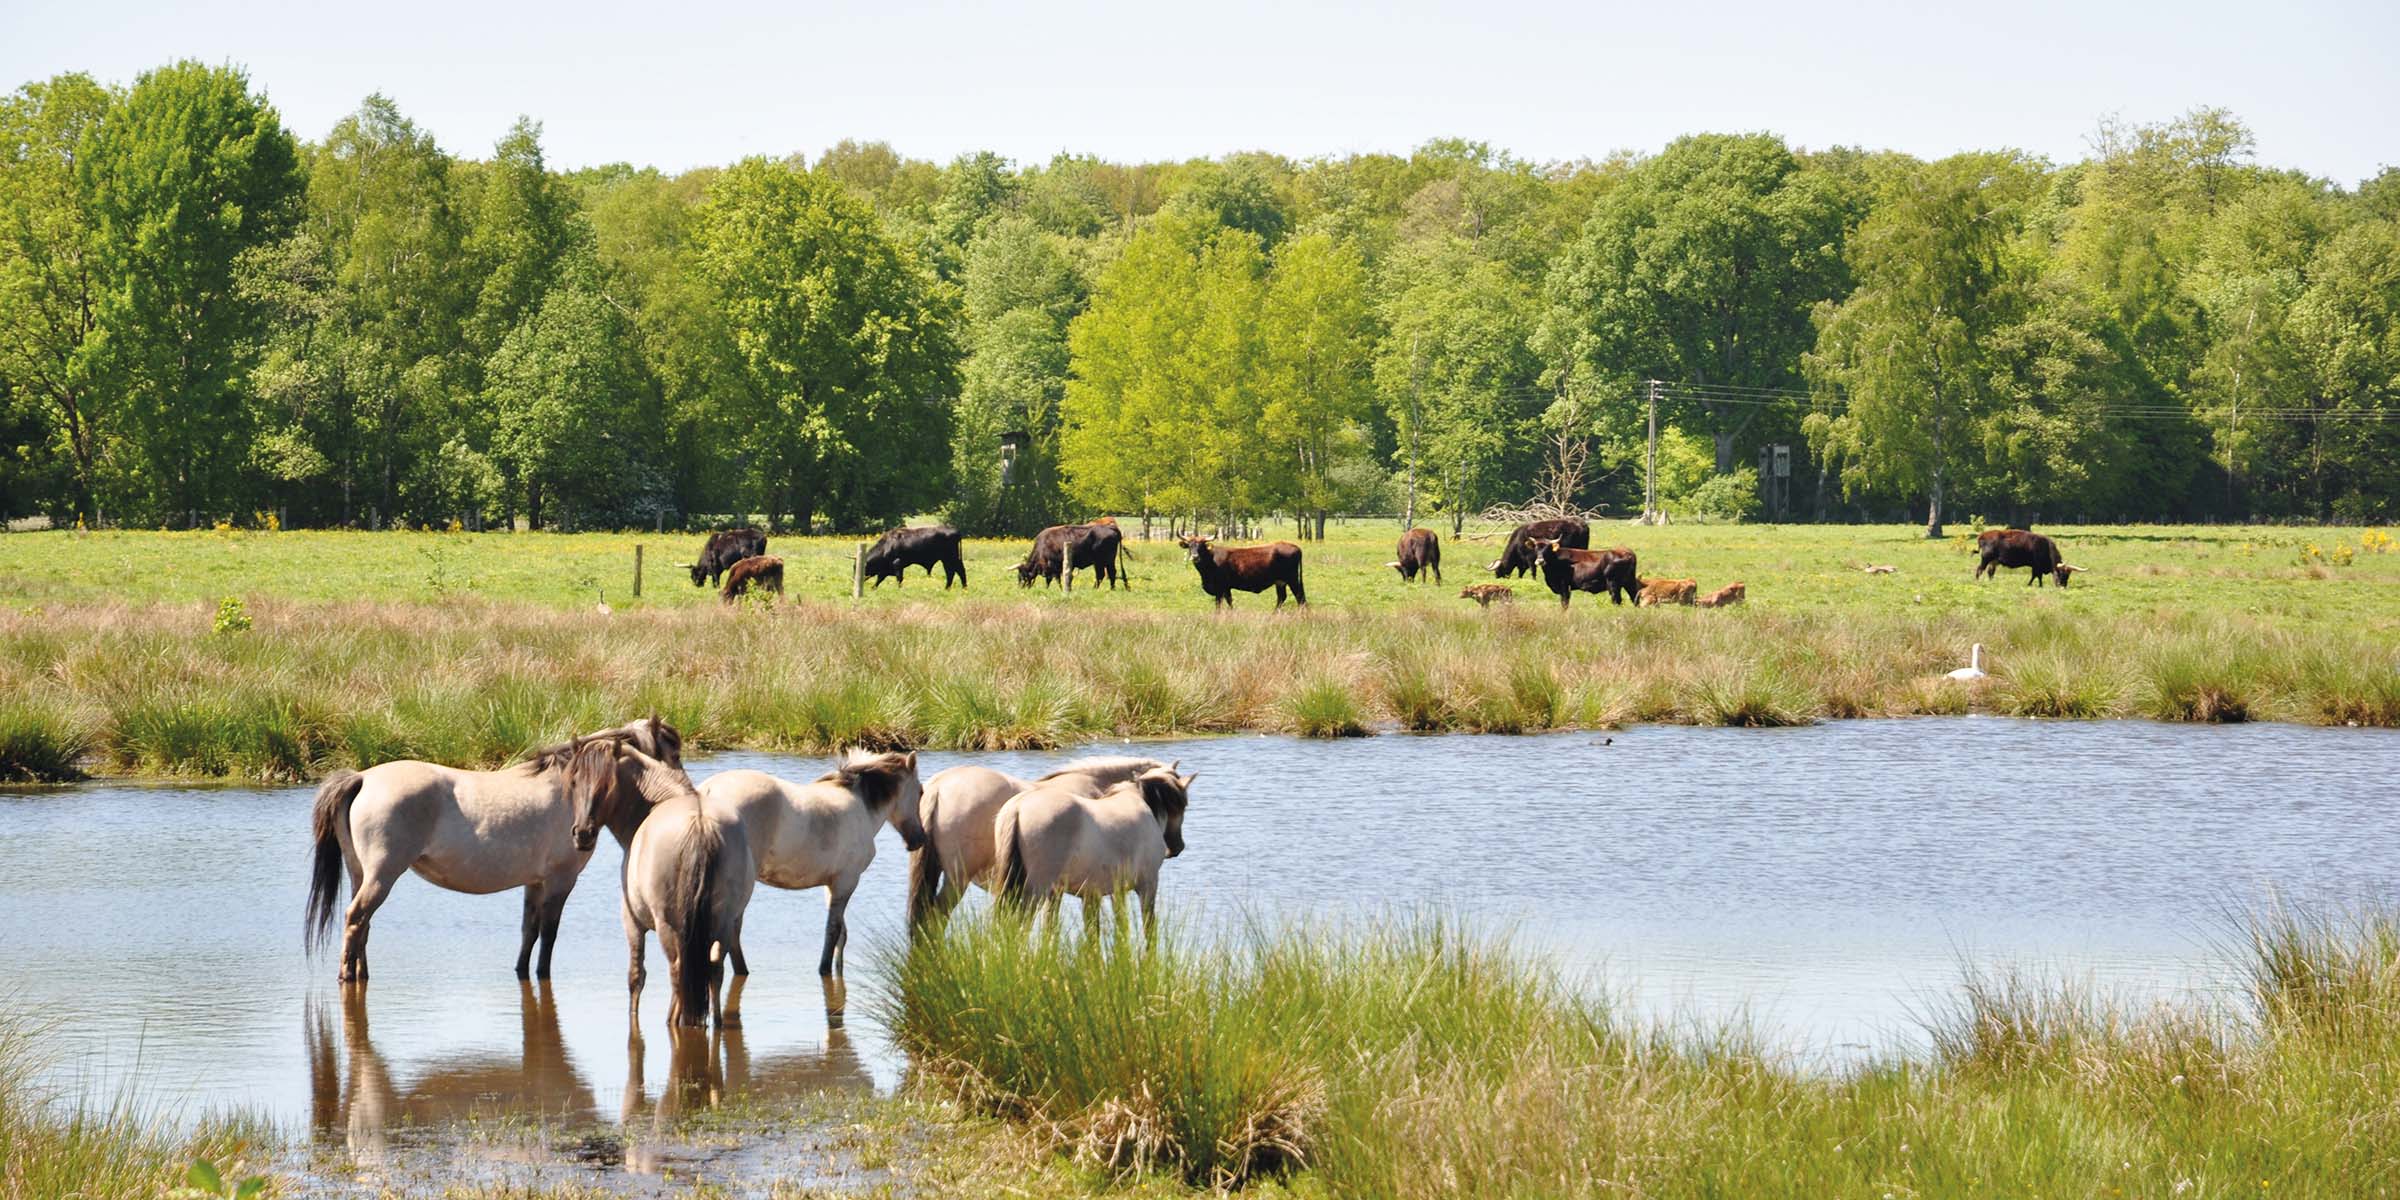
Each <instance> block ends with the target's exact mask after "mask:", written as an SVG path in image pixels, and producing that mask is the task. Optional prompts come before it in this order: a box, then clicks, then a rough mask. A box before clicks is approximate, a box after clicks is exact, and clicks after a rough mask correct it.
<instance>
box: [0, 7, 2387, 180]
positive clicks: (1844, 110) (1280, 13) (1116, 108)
mask: <svg viewBox="0 0 2400 1200" xmlns="http://www.w3.org/2000/svg"><path fill="white" fill-rule="evenodd" d="M0 8H4V10H5V11H0V86H8V87H14V86H15V85H17V84H20V83H23V82H26V81H28V80H32V79H36V78H40V77H44V76H48V75H50V74H53V73H56V72H58V71H62V70H69V69H81V70H86V71H90V72H92V73H93V74H95V75H97V76H99V77H101V78H102V79H105V80H111V81H120V82H124V81H130V80H131V79H132V78H133V76H134V75H135V74H137V73H138V72H139V71H141V70H142V69H143V68H145V67H149V66H154V65H156V64H159V63H161V62H165V61H168V60H170V59H173V58H177V57H196V58H200V59H203V60H207V61H211V62H228V61H229V62H234V63H238V64H241V65H243V66H245V67H247V68H248V69H249V71H250V73H251V77H252V79H253V80H254V81H255V82H256V83H257V84H258V85H259V86H261V87H263V88H264V89H265V90H266V92H267V93H268V95H269V96H270V97H271V98H272V99H273V100H274V102H275V104H276V105H277V106H278V107H279V108H281V109H282V111H283V114H284V118H285V120H286V122H287V123H288V124H289V125H290V126H291V127H292V128H293V129H294V130H295V131H296V132H298V133H299V134H301V135H302V136H304V137H310V138H316V137H321V136H323V135H324V133H325V131H326V130H327V129H328V128H330V127H331V126H332V124H333V123H334V121H335V120H337V119H339V117H340V116H341V115H342V114H343V113H345V112H347V111H349V110H351V109H353V108H355V107H356V106H357V104H358V101H359V99H360V98H361V97H363V96H365V95H366V94H367V93H369V92H371V91H382V92H384V93H386V94H388V95H390V96H391V97H393V98H394V99H395V100H397V101H398V102H399V104H400V106H401V108H402V109H403V111H405V112H407V113H408V114H409V115H411V116H413V117H414V118H415V119H416V120H417V121H418V122H419V123H421V124H422V125H424V126H425V127H427V128H429V129H431V130H432V131H433V132H434V134H435V136H436V137H437V138H439V139H440V141H441V143H442V145H443V146H444V147H445V148H447V149H449V150H451V151H452V152H454V153H459V154H464V155H470V156H481V155H484V154H486V153H488V152H489V151H490V148H491V144H492V142H493V140H494V139H496V138H497V137H498V136H499V135H500V134H501V133H502V132H503V131H504V130H505V129H506V128H507V127H508V124H509V122H510V121H511V120H513V119H514V118H515V117H516V115H517V114H519V113H526V114H530V115H532V116H533V117H535V118H537V119H539V120H540V121H542V122H543V124H544V126H545V136H544V139H543V141H544V145H545V146H546V147H547V149H548V151H549V154H550V158H551V161H552V163H553V164H555V165H558V166H562V167H574V166H581V165H586V164H591V163H600V162H610V161H615V160H620V159H622V160H629V161H632V162H636V163H644V164H651V165H656V166H660V167H664V168H668V169H681V168H684V167H689V166H694V165H698V164H704V163H723V162H730V161H732V160H735V159H738V158H740V157H742V156H744V155H749V154H776V155H779V154H785V153H789V152H792V151H795V150H797V151H804V152H806V153H809V154H810V155H812V156H813V155H814V154H816V153H818V152H820V151H822V150H823V149H824V148H825V147H826V146H829V145H831V144H832V143H834V142H835V141H838V140H840V139H842V138H844V137H855V138H861V139H875V138H880V139H884V140H887V141H889V142H891V143H892V144H893V145H894V146H895V147H897V148H898V149H899V150H901V151H902V152H903V153H906V154H909V155H912V156H916V157H920V158H932V159H937V160H942V159H948V158H949V157H951V156H952V155H954V154H957V153H959V152H962V151H965V150H971V149H992V150H997V151H999V152H1000V153H1002V154H1004V155H1007V156H1009V157H1011V158H1014V159H1018V160H1020V161H1038V160H1042V159H1046V158H1048V157H1049V156H1050V155H1051V154H1052V153H1054V152H1056V151H1058V150H1062V149H1066V150H1075V151H1088V152H1092V153H1096V154H1100V155H1102V156H1104V157H1108V158H1113V159H1121V160H1134V159H1154V158H1182V157H1188V156H1193V155H1215V154H1222V153H1225V152H1228V151H1234V150H1249V149H1264V150H1274V151H1280V152H1282V153H1286V154H1291V155H1295V156H1307V155H1315V154H1329V153H1341V152H1346V151H1361V150H1389V151H1405V150H1407V149H1408V148H1409V147H1411V146H1413V145H1415V144H1417V143H1419V142H1422V141H1424V140H1426V139H1429V138H1433V137H1443V136H1464V137H1471V138H1477V139H1481V140H1484V141H1487V142H1491V143H1493V144H1495V145H1498V146H1501V147H1504V148H1506V149H1508V150H1511V151H1513V152H1515V153H1517V154H1519V155H1521V156H1523V157H1527V158H1533V159H1538V160H1553V159H1571V158H1585V157H1589V158H1599V157H1603V156H1605V155H1607V154H1608V153H1610V152H1611V151H1614V150H1619V149H1635V150H1642V151H1654V150H1656V149H1657V148H1658V147H1659V146H1661V145H1663V144H1664V143H1665V142H1666V141H1667V140H1669V139H1671V138H1673V137H1674V136H1676V135H1678V134H1682V133H1689V132H1698V131H1704V130H1727V131H1747V130H1759V129H1764V130H1772V131H1774V132H1777V133H1781V134H1783V135H1784V136H1785V137H1786V138H1788V139H1789V140H1790V141H1792V142H1793V143H1794V144H1797V145H1806V146H1826V145H1833V144H1851V145H1863V146H1867V147H1871V148H1887V147H1888V148H1892V149H1899V150H1905V151H1908V152H1910V153H1914V154H1918V155H1923V156H1928V157H1932V156H1938V155H1942V154H1946V153H1950V152H1953V151H1956V150H1962V149H1996V148H2001V147H2010V146H2013V147H2017V148H2020V149H2024V150H2028V151H2032V152H2034V153H2038V154H2043V155H2047V156H2049V157H2051V158H2053V159H2058V160H2068V159H2074V158H2079V157H2082V156H2083V155H2084V153H2085V152H2086V148H2087V145H2088V139H2089V137H2090V136H2091V133H2092V131H2093V129H2094V128H2095V126H2096V125H2097V124H2098V122H2099V120H2100V118H2101V117H2102V116H2104V115H2106V114H2111V113H2114V114H2117V115H2119V116H2122V117H2123V118H2125V119H2127V120H2130V121H2137V122H2146V121H2154V120H2162V119H2165V118H2168V117H2171V116H2173V115H2175V114H2177V113H2180V112H2182V111H2184V110H2186V109H2188V108H2191V107H2193V106H2195V105H2201V104H2215V105H2222V106H2224V107H2227V108H2230V109H2232V110H2234V112H2235V113H2237V114H2238V115H2240V116H2241V117H2242V118H2243V119H2244V120H2245V121H2247V122H2248V123H2249V124H2250V126H2251V128H2252V129H2253V130H2254V131H2255V132H2256V133H2257V136H2258V153H2259V159H2260V160H2261V161H2263V162H2266V163H2270V164H2274V165H2278V166H2290V167H2298V168H2301V169H2303V170H2306V171H2309V172H2311V173H2313V174H2317V175H2322V176H2327V177H2330V178H2332V179H2335V180H2337V181H2339V182H2341V183H2343V184H2345V185H2350V184H2355V183H2356V182H2357V181H2358V180H2359V179H2361V178H2364V177H2367V176H2370V175H2372V174H2374V173H2375V172H2376V171H2377V170H2378V169H2380V168H2381V167H2382V166H2383V165H2385V164H2391V163H2400V66H2396V65H2395V64H2396V61H2400V3H2395V2H2394V0H2301V2H2299V3H2288V4H2280V5H2277V4H2264V3H2258V2H2256V0H2249V2H2246V3H2241V4H2233V3H2226V2H2223V0H2200V2H2198V3H2152V4H2131V3H2122V2H2115V0H2103V2H2096V3H2077V2H2073V0H2028V2H2018V0H2010V2H2007V3H1982V4H1972V5H1967V4H1960V5H1934V4H1917V3H1906V2H1899V0H1886V2H1875V3H1858V4H1839V3H1836V4H1802V3H1794V2H1792V0H1738V2H1734V3H1724V4H1707V3H1684V4H1672V3H1665V4H1662V3H1655V2H1652V3H1643V4H1608V3H1579V2H1576V0H1548V2H1545V3H1536V4H1522V5H1506V4H1492V5H1464V4H1453V5H1444V4H1431V3H1418V2H1413V0H1412V2H1404V3H1396V4H1386V5H1365V4H1345V5H1310V4H1302V3H1259V2H1253V0H1241V2H1239V3H1211V4H1205V5H1203V4H1191V5H1180V6H1164V5H1143V4H1139V3H1074V2H1050V3H1043V4H1038V5H1023V6H1016V7H1012V6H1007V5H1000V4H940V3H914V2H907V3H882V4H851V5H819V4H807V3H797V4H794V3H767V2H760V0H744V2H741V3H728V4H681V5H677V4H660V3H655V2H654V3H645V4H620V3H613V2H606V0H592V2H586V3H576V4H561V3H549V4H539V5H513V4H505V3H469V2H461V0H422V2H416V3H407V4H385V5H377V6H373V7H372V8H369V7H364V6H347V7H344V6H323V5H319V4H314V3H298V2H295V0H264V2H260V3H246V4H241V5H238V6H237V5H229V4H220V3H177V2H171V0H79V2H76V3H60V2H58V0H0Z"/></svg>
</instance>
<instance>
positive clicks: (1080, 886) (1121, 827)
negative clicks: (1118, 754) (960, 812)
mask: <svg viewBox="0 0 2400 1200" xmlns="http://www.w3.org/2000/svg"><path fill="white" fill-rule="evenodd" d="M1197 778H1199V776H1198V775H1197V774H1192V775H1183V776H1178V775H1176V774H1175V772H1173V771H1171V770H1168V769H1167V768H1164V767H1161V768H1159V769H1157V770H1155V771H1145V772H1143V773H1142V775H1141V777H1140V778H1137V779H1132V780H1128V781H1126V782H1124V783H1120V784H1118V785H1117V786H1115V787H1113V788H1110V789H1109V790H1107V791H1105V792H1102V793H1101V794H1099V795H1097V796H1080V795H1077V794H1076V793H1075V792H1074V790H1073V789H1071V788H1067V787H1059V786H1044V787H1037V788H1035V789H1034V790H1032V791H1030V792H1026V793H1024V794H1022V795H1019V796H1017V797H1015V798H1014V799H1011V800H1010V801H1009V802H1008V803H1006V804H1004V805H1001V806H1000V816H999V817H998V819H997V820H995V821H994V822H993V828H992V836H993V837H994V838H995V839H996V840H997V841H998V842H999V843H1000V868H999V870H1000V898H1001V900H1002V901H1003V902H1005V903H1007V904H1009V905H1011V906H1014V907H1018V908H1025V907H1029V906H1031V905H1034V904H1037V903H1038V904H1041V905H1043V906H1044V907H1047V908H1049V909H1050V910H1051V911H1052V912H1056V911H1057V908H1058V898H1059V896H1060V895H1061V894H1063V893H1066V892H1073V893H1075V894H1076V895H1077V896H1081V897H1082V898H1083V919H1084V923H1085V924H1086V925H1096V924H1098V922H1099V920H1100V899H1101V898H1102V897H1104V896H1105V897H1112V898H1114V899H1115V900H1116V902H1117V905H1118V912H1119V914H1120V918H1121V916H1122V913H1123V906H1124V903H1125V901H1124V893H1125V891H1126V890H1127V889H1128V888H1130V889H1132V891H1133V894H1134V895H1135V896H1137V897H1139V898H1140V899H1141V902H1142V932H1143V933H1144V934H1147V935H1150V936H1153V937H1155V936H1156V934H1157V926H1156V925H1155V923H1154V914H1155V911H1156V908H1157V905H1158V867H1159V864H1160V863H1163V862H1165V861H1166V860H1168V859H1170V858H1173V857H1175V856H1176V855H1178V854H1181V853H1183V810H1184V807H1185V805H1186V804H1187V803H1189V801H1190V798H1191V787H1192V780H1194V779H1197Z"/></svg>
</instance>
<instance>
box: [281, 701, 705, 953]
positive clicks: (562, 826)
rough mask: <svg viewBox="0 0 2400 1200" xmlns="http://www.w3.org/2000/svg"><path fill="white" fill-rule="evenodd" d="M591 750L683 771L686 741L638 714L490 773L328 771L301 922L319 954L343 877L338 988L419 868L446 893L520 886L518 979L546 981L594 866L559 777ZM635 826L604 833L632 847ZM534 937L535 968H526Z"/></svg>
mask: <svg viewBox="0 0 2400 1200" xmlns="http://www.w3.org/2000/svg"><path fill="white" fill-rule="evenodd" d="M595 741H610V742H621V743H623V744H626V745H629V746H632V747H634V748H635V749H637V750H640V751H641V752H642V753H644V754H646V755H648V756H650V757H652V758H654V759H656V760H658V761H660V762H663V763H665V764H666V765H667V766H668V767H670V768H672V769H673V770H675V771H676V772H677V773H678V774H680V773H681V772H682V770H683V738H682V735H680V734H678V733H676V732H675V729H674V727H673V726H671V725H668V724H667V723H666V722H664V721H661V720H659V719H658V718H657V717H644V718H642V719H640V720H638V721H632V722H628V723H627V724H625V725H621V726H618V727H617V728H615V729H604V730H601V731H600V732H598V733H593V734H587V735H586V736H584V737H580V738H577V739H575V740H574V741H571V742H567V743H565V744H563V745H558V746H551V747H549V748H547V749H544V750H539V751H536V752H535V753H534V754H532V755H531V756H529V757H528V758H526V759H525V761H523V762H520V763H517V764H515V765H513V766H507V767H502V768H501V769H499V770H497V771H462V770H458V769H457V768H454V767H445V766H440V765H437V764H435V763H428V762H416V761H412V760H401V761H397V762H387V763H379V764H377V765H375V766H372V767H369V768H367V769H366V770H364V771H337V772H335V773H334V774H333V775H332V776H331V777H330V778H328V779H326V781H325V782H324V784H323V785H322V786H320V787H319V788H318V789H317V798H316V804H315V810H314V821H313V826H314V828H313V833H314V841H315V846H316V850H315V862H314V866H313V869H312V871H311V873H310V878H309V888H308V911H307V916H306V918H305V928H306V930H307V932H308V938H309V944H310V945H311V946H312V947H315V946H319V945H322V944H323V942H324V941H325V939H326V937H327V936H328V935H329V934H330V933H331V931H332V927H333V917H334V912H335V909H336V907H337V906H338V904H339V902H340V900H341V887H342V878H343V874H344V872H345V870H346V871H347V873H348V876H349V883H350V903H349V906H348V907H347V908H346V909H343V910H342V967H341V980H342V982H344V983H351V982H359V981H363V980H365V979H366V978H367V934H368V932H369V930H370V928H371V926H372V923H373V921H374V918H375V911H376V910H377V909H379V908H381V907H382V906H383V902H384V901H385V900H386V899H388V898H389V897H390V896H391V891H392V885H393V884H394V883H396V882H398V881H399V879H400V876H401V875H402V874H403V873H405V872H408V871H415V872H416V873H417V874H419V875H421V876H423V877H424V878H426V879H427V880H429V881H431V882H433V883H435V884H437V885H439V886H442V887H446V888H449V889H450V890H451V891H454V892H467V893H470V894H473V895H489V894H491V893H493V892H505V891H508V890H509V889H511V888H523V889H525V922H524V928H523V938H522V940H521V941H520V942H519V943H518V947H517V978H519V979H523V978H526V977H527V975H528V969H529V968H531V974H532V975H534V976H535V977H538V978H542V979H548V978H550V952H551V950H552V949H553V948H555V947H556V945H557V943H558V922H559V915H560V914H561V913H562V912H563V911H565V909H566V904H567V895H568V894H569V893H570V892H572V891H574V890H575V879H576V877H577V876H579V875H581V874H582V873H583V865H584V863H586V862H588V861H590V860H591V857H592V850H591V847H590V846H588V845H587V846H582V847H580V848H579V847H577V845H576V844H575V839H574V837H573V834H572V826H573V825H574V813H573V810H572V809H571V807H570V806H569V804H568V802H567V795H566V789H565V786H564V783H565V774H566V768H567V765H568V764H569V762H571V761H572V760H573V758H574V756H575V752H576V750H577V749H578V748H580V747H582V746H584V745H587V744H590V743H592V742H595ZM640 820H641V817H640V814H638V813H631V812H628V813H627V814H625V815H624V816H623V817H622V818H620V820H619V822H618V823H616V824H613V825H611V826H610V832H612V833H614V834H616V836H617V841H618V842H619V843H620V844H628V843H630V842H631V841H632V838H633V831H634V827H635V826H636V825H638V824H639V823H640ZM537 940H538V941H539V942H540V943H541V949H542V954H541V961H540V962H539V964H538V965H537V964H535V963H533V961H532V958H533V947H534V943H535V942H536V941H537Z"/></svg>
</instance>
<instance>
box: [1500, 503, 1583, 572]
mask: <svg viewBox="0 0 2400 1200" xmlns="http://www.w3.org/2000/svg"><path fill="white" fill-rule="evenodd" d="M1545 540H1554V541H1556V542H1557V543H1558V544H1559V545H1560V546H1563V547H1565V548H1567V549H1570V550H1583V549H1587V548H1589V547H1590V546H1591V544H1592V527H1591V526H1589V525H1586V524H1584V523H1583V522H1582V521H1580V520H1577V519H1576V518H1574V517H1560V518H1558V519H1556V520H1551V521H1527V522H1525V523H1524V524H1522V525H1519V526H1517V527H1516V528H1515V529H1512V530H1509V532H1508V544H1506V545H1504V546H1502V547H1501V548H1500V557H1499V558H1497V559H1494V560H1493V561H1492V577H1493V578H1495V579H1509V578H1513V577H1515V576H1518V575H1524V574H1528V573H1531V572H1532V571H1533V569H1534V563H1533V544H1534V543H1535V542H1538V541H1545Z"/></svg>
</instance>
